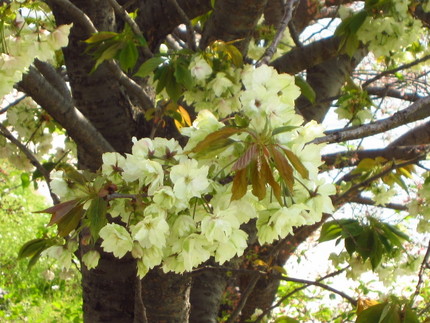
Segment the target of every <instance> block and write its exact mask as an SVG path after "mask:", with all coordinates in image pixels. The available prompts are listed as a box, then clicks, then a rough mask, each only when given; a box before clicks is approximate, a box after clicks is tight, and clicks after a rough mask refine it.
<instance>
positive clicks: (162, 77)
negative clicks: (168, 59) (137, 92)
mask: <svg viewBox="0 0 430 323" xmlns="http://www.w3.org/2000/svg"><path fill="white" fill-rule="evenodd" d="M169 73H171V71H170V66H161V67H160V68H159V69H158V70H157V73H155V75H154V80H157V81H158V83H157V86H156V88H155V92H156V93H157V94H158V93H160V92H161V91H163V89H164V88H165V87H166V83H167V75H168V74H169Z"/></svg>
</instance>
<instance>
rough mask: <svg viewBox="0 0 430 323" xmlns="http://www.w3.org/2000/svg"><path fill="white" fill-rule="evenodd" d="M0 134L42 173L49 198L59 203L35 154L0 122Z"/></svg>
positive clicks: (47, 174) (47, 173)
mask: <svg viewBox="0 0 430 323" xmlns="http://www.w3.org/2000/svg"><path fill="white" fill-rule="evenodd" d="M0 134H1V135H2V136H4V137H5V138H7V139H9V140H10V141H11V142H12V143H13V144H14V145H16V146H17V147H18V148H19V150H21V151H22V152H23V153H24V155H25V156H26V157H27V158H28V159H29V160H30V162H31V163H32V164H33V165H34V166H35V167H36V168H37V170H38V171H39V172H40V173H41V174H42V176H43V178H44V179H45V181H46V184H47V185H48V189H49V194H50V195H51V198H52V201H53V202H54V204H58V203H60V200H59V198H58V197H57V195H55V194H54V193H53V192H52V190H51V185H50V182H51V179H50V177H49V172H48V171H47V170H46V168H45V167H43V165H42V164H41V163H40V162H39V161H38V160H37V158H36V156H34V155H33V153H32V152H31V151H30V149H28V148H27V147H26V146H24V145H23V144H22V143H21V142H20V141H19V140H18V139H17V138H15V136H14V135H13V134H12V133H11V132H10V131H9V130H8V129H7V128H6V127H5V126H4V125H3V124H1V123H0Z"/></svg>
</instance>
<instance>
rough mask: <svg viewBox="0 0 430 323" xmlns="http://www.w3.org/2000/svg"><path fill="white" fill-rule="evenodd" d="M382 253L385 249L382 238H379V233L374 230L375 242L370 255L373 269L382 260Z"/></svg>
mask: <svg viewBox="0 0 430 323" xmlns="http://www.w3.org/2000/svg"><path fill="white" fill-rule="evenodd" d="M382 255H383V250H382V243H381V240H380V239H379V237H378V234H377V233H376V232H375V231H373V244H372V249H371V252H370V255H369V258H370V263H371V265H372V270H375V269H376V268H377V267H378V266H379V264H380V263H381V261H382Z"/></svg>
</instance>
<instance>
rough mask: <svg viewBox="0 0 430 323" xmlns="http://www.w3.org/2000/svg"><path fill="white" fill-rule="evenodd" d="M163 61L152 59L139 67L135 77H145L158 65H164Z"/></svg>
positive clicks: (159, 58) (157, 58)
mask: <svg viewBox="0 0 430 323" xmlns="http://www.w3.org/2000/svg"><path fill="white" fill-rule="evenodd" d="M164 61H165V59H164V58H163V57H159V56H158V57H152V58H150V59H148V60H147V61H145V62H144V63H143V64H142V65H140V67H139V69H138V71H137V72H136V74H134V75H135V76H139V77H142V78H143V77H146V76H148V75H149V74H151V73H152V72H153V71H154V70H155V69H156V68H157V67H158V66H160V64H162V63H164Z"/></svg>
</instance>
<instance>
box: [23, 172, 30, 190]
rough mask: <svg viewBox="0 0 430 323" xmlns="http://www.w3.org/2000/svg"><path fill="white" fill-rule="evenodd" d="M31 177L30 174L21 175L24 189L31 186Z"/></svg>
mask: <svg viewBox="0 0 430 323" xmlns="http://www.w3.org/2000/svg"><path fill="white" fill-rule="evenodd" d="M30 182H31V181H30V175H29V174H28V173H22V174H21V186H22V188H27V187H29V186H30Z"/></svg>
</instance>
